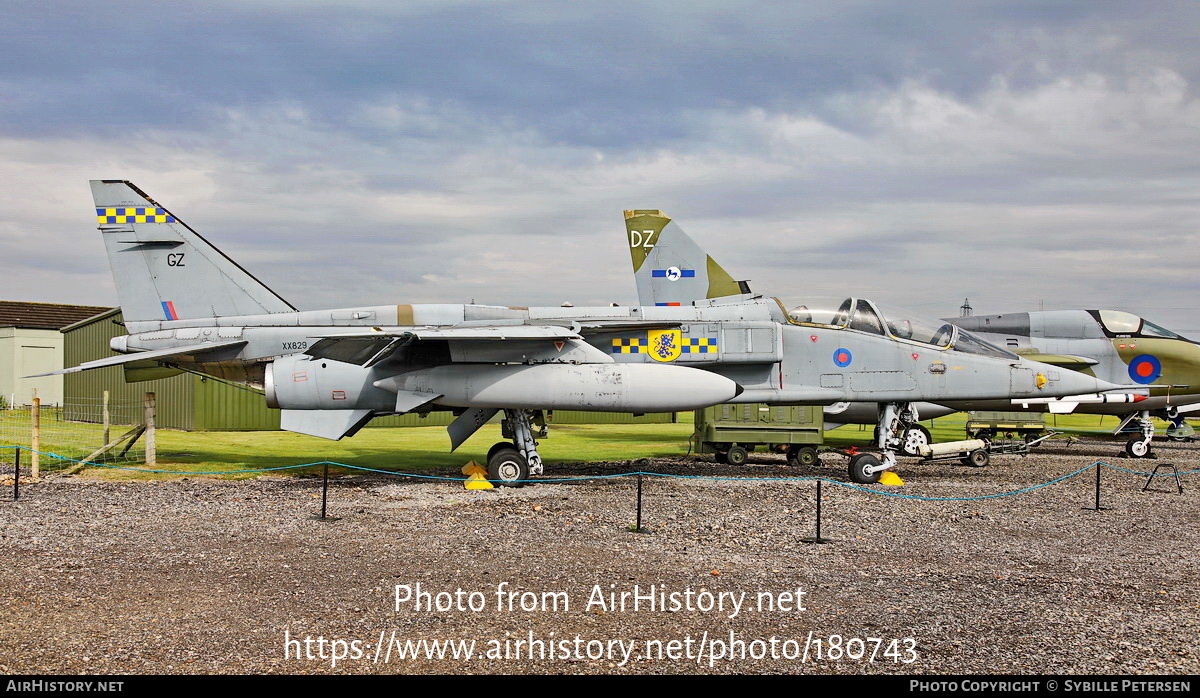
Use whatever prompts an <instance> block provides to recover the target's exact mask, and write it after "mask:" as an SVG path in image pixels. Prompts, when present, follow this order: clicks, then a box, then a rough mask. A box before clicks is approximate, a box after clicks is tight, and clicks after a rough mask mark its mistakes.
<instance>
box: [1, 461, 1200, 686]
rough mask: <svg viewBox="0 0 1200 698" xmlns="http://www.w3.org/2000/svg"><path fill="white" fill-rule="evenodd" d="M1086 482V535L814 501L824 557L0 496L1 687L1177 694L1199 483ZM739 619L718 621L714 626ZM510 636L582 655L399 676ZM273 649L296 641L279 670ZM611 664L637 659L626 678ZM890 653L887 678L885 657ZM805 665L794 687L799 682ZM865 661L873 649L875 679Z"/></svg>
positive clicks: (803, 519)
mask: <svg viewBox="0 0 1200 698" xmlns="http://www.w3.org/2000/svg"><path fill="white" fill-rule="evenodd" d="M1158 448H1159V455H1160V458H1159V459H1158V461H1133V460H1126V459H1118V458H1116V457H1115V454H1116V450H1117V446H1113V445H1103V446H1096V445H1086V446H1080V445H1076V446H1072V447H1070V448H1058V449H1056V450H1051V449H1050V448H1049V447H1045V450H1041V451H1039V452H1037V453H1036V455H1033V456H1030V457H1028V458H1024V459H1021V458H1013V457H1008V458H997V459H996V460H995V461H993V464H992V465H991V466H989V467H986V468H978V469H977V468H967V467H963V466H960V465H957V464H944V463H939V464H929V465H919V464H917V463H916V462H915V461H909V462H905V463H903V464H902V466H901V468H900V470H899V472H900V474H901V476H902V477H904V478H905V480H906V481H907V484H906V486H904V487H899V488H888V487H882V486H875V487H874V489H877V490H879V491H887V492H892V493H902V494H906V495H912V496H924V497H974V496H984V495H991V494H997V493H1001V492H1006V491H1011V490H1016V489H1020V488H1024V487H1029V486H1032V485H1036V484H1039V483H1043V482H1046V481H1049V480H1052V479H1055V478H1058V477H1061V476H1063V475H1065V474H1067V473H1070V472H1072V471H1074V470H1077V469H1079V468H1082V467H1085V466H1088V465H1089V464H1091V463H1092V462H1094V461H1095V460H1097V459H1104V460H1107V461H1108V462H1111V463H1112V464H1114V465H1117V466H1120V467H1128V468H1131V469H1134V470H1145V469H1147V468H1148V467H1149V466H1151V465H1152V464H1153V463H1156V462H1157V463H1175V464H1177V465H1178V466H1180V470H1192V469H1195V468H1198V467H1200V463H1198V461H1200V458H1198V457H1197V455H1198V454H1200V450H1195V449H1181V448H1175V449H1172V448H1171V445H1163V446H1159V447H1158ZM844 463H845V459H844V458H841V457H839V456H836V455H834V454H825V455H823V456H822V463H821V464H820V466H817V467H813V468H807V469H792V468H788V467H787V466H786V465H784V464H783V463H782V460H781V459H779V458H778V457H775V456H763V455H759V456H757V457H754V456H752V460H751V462H750V464H749V465H747V466H743V467H741V468H732V467H729V466H719V465H716V464H713V463H711V462H708V461H705V460H696V459H691V460H686V459H671V460H655V461H638V462H627V463H606V464H584V465H576V466H559V467H556V468H555V470H554V475H555V476H568V475H597V474H602V475H609V474H615V473H621V472H627V471H629V470H653V471H656V472H662V473H673V474H680V475H733V476H747V477H778V476H787V475H797V474H799V475H825V476H828V477H831V478H833V479H836V480H839V481H845V468H844ZM447 474H449V475H455V474H454V473H447ZM1103 476H1104V481H1103V502H1102V503H1103V504H1104V505H1105V506H1108V507H1111V509H1109V510H1107V511H1100V512H1096V511H1087V510H1084V509H1082V507H1084V506H1088V505H1090V504H1091V503H1092V496H1093V495H1092V491H1093V486H1094V479H1093V474H1092V472H1090V471H1089V472H1087V473H1084V474H1082V475H1079V476H1076V477H1074V478H1071V479H1069V480H1067V481H1065V482H1061V483H1058V484H1056V485H1052V486H1049V487H1045V488H1041V489H1037V490H1034V491H1031V492H1027V493H1024V494H1020V495H1017V496H1011V497H1001V498H994V499H982V500H974V501H955V502H932V501H917V500H911V499H899V498H893V497H884V496H880V495H878V494H872V493H868V492H860V491H855V490H853V489H849V488H844V487H838V486H832V485H826V486H825V487H824V495H825V496H824V499H823V513H824V516H823V534H824V535H826V536H828V537H831V538H833V539H835V542H834V543H832V544H829V545H807V544H805V543H803V542H802V541H801V539H802V538H804V537H806V536H810V535H811V534H812V530H813V522H814V514H815V512H814V507H815V498H814V494H815V486H814V484H813V483H812V482H799V483H797V482H786V481H785V482H762V483H750V482H737V481H713V480H703V479H701V480H691V479H662V478H652V479H650V478H648V479H646V480H645V481H644V503H645V510H644V516H645V528H646V529H648V531H649V532H648V533H634V532H631V531H630V530H629V529H630V524H632V522H633V520H634V503H635V491H636V482H635V480H634V479H632V478H619V479H607V480H594V481H588V482H581V483H570V484H539V485H536V486H531V487H525V488H520V489H501V490H493V491H464V490H463V489H462V487H461V485H459V484H457V483H446V482H428V481H425V482H414V481H407V480H399V479H396V478H388V477H383V476H362V475H349V476H343V477H338V478H336V479H334V480H333V481H332V482H331V486H330V514H331V515H334V516H337V517H339V518H338V520H336V521H317V520H314V519H313V518H312V515H313V514H314V513H316V512H318V511H319V510H320V499H319V497H320V480H319V479H312V478H299V477H264V478H260V479H257V480H242V481H226V480H210V479H188V478H181V479H178V480H170V481H162V482H114V481H103V480H99V479H90V478H88V477H86V474H85V476H79V477H70V478H58V479H51V480H48V481H45V482H42V483H40V484H36V485H30V486H27V487H23V488H22V492H21V500H20V501H19V502H17V503H13V502H11V501H10V497H9V496H8V493H7V492H3V493H0V497H2V501H0V537H2V538H3V545H2V546H0V562H2V564H3V569H4V570H5V574H6V577H7V581H6V583H5V584H4V592H3V609H4V612H3V619H2V624H0V628H2V630H0V643H2V646H3V647H4V650H3V652H2V653H0V655H2V656H0V671H4V672H6V673H89V674H97V673H250V672H286V673H309V672H311V673H332V672H347V673H359V672H366V673H450V672H455V673H534V672H536V673H725V672H743V673H745V672H771V673H797V672H822V673H915V674H946V673H965V674H974V673H987V674H991V673H996V674H1017V673H1051V674H1056V673H1100V674H1109V673H1153V674H1178V673H1196V672H1197V671H1198V670H1200V662H1198V660H1197V657H1198V650H1197V642H1198V638H1200V591H1198V589H1200V584H1198V583H1197V582H1198V581H1200V573H1198V569H1200V565H1198V563H1197V549H1198V547H1200V546H1198V543H1200V527H1198V526H1197V523H1200V513H1198V512H1197V501H1198V495H1197V491H1198V489H1200V488H1198V485H1200V480H1197V476H1190V477H1187V478H1185V480H1184V487H1185V491H1184V493H1183V494H1178V493H1177V492H1176V491H1175V489H1174V486H1173V483H1171V486H1170V487H1168V481H1167V479H1166V478H1161V479H1159V480H1157V481H1156V482H1157V485H1156V487H1157V489H1159V490H1160V491H1151V492H1142V491H1141V487H1142V485H1143V484H1144V482H1145V478H1144V477H1138V476H1135V475H1127V474H1123V473H1119V472H1116V471H1112V470H1105V471H1104V475H1103ZM418 583H419V584H420V585H421V589H422V590H423V591H427V592H430V593H432V594H437V593H438V592H450V593H453V592H455V590H456V589H462V590H464V591H465V592H471V591H478V592H480V595H479V596H477V597H475V598H474V599H473V600H474V601H475V602H476V603H477V604H479V603H480V601H481V600H482V605H483V606H484V608H483V609H482V610H480V611H477V612H476V611H472V610H470V609H469V608H467V607H466V604H467V603H468V602H470V601H471V600H472V599H470V598H464V599H463V600H462V601H463V605H464V607H463V608H462V609H461V610H460V609H458V608H453V609H449V610H441V611H439V610H436V609H434V610H418V609H415V608H414V607H413V605H412V604H411V603H410V602H405V603H404V604H402V607H401V608H400V609H399V610H397V609H396V608H395V585H408V586H410V587H411V586H415V585H416V584H418ZM597 585H598V587H599V589H600V590H602V591H605V592H607V591H614V592H622V591H632V590H633V589H634V587H635V585H637V586H639V587H640V589H641V591H643V592H645V591H646V590H647V589H648V587H650V585H655V589H656V590H658V591H667V592H675V593H677V594H678V596H677V597H676V598H678V599H679V600H680V601H681V602H686V601H688V600H689V598H688V597H686V596H685V594H686V593H687V592H689V591H690V592H691V593H692V595H693V596H692V597H690V598H691V600H692V601H693V603H702V602H705V600H708V599H711V598H713V597H711V596H708V595H707V594H714V595H715V594H719V593H721V592H725V593H726V595H725V596H722V597H721V598H722V599H723V600H724V601H725V602H726V606H725V608H724V610H721V611H718V610H715V609H709V610H702V609H699V608H692V609H691V610H689V609H688V608H686V607H684V608H681V609H678V610H670V609H661V608H648V607H647V606H646V605H645V604H646V602H645V601H643V602H642V606H641V607H640V608H638V609H637V610H634V609H632V608H631V607H630V606H627V607H626V609H625V610H624V611H622V610H621V609H619V608H608V609H604V608H600V607H598V606H596V605H593V606H592V607H591V608H588V601H589V598H591V596H592V592H593V589H594V588H595V587H597ZM610 585H612V586H610ZM498 588H503V589H504V590H505V591H509V590H511V591H515V592H517V593H518V596H516V597H512V598H513V601H514V603H517V604H518V605H517V606H516V607H515V608H514V609H513V610H507V609H506V608H501V609H498V608H497V605H498V603H499V602H498V599H497V595H496V591H497V589H498ZM797 589H799V590H801V591H803V592H804V596H803V597H802V599H803V601H802V604H803V607H804V610H794V609H790V608H789V609H788V610H779V609H775V610H771V609H770V608H769V607H768V608H762V609H760V608H759V607H758V605H757V604H758V603H759V600H760V599H761V600H762V602H763V603H764V604H765V603H767V602H768V601H775V602H778V603H781V604H790V603H792V602H793V601H794V599H791V598H789V597H788V596H787V595H786V594H785V593H784V592H789V591H790V592H792V593H793V594H794V593H795V591H796V590H797ZM524 592H533V594H531V595H528V596H520V594H521V593H524ZM543 592H565V598H566V600H567V603H568V604H569V607H568V606H565V605H564V604H563V602H562V601H561V598H562V597H559V599H560V601H559V604H560V605H559V607H558V609H557V610H555V609H553V608H549V607H547V608H544V609H540V610H521V608H520V606H519V602H520V600H522V599H524V600H525V601H526V602H527V603H533V602H534V601H535V600H537V601H538V602H541V601H542V600H543V599H544V600H545V603H546V604H547V606H549V603H550V600H551V597H549V596H546V597H542V596H541V595H542V594H543ZM743 592H744V594H745V596H744V601H743V604H744V605H743V606H742V608H741V610H740V612H738V613H737V615H736V616H735V617H732V618H730V617H729V616H730V615H732V613H733V611H732V610H731V607H730V605H729V604H730V603H732V602H733V601H732V600H733V599H736V598H737V595H738V594H741V593H743ZM706 593H707V594H706ZM760 593H762V594H763V595H762V596H760ZM442 600H443V601H444V602H448V601H450V600H451V599H449V597H448V596H443V597H442ZM731 632H732V633H733V634H734V635H733V639H734V640H735V641H738V640H740V641H744V642H745V643H746V644H745V645H744V646H743V647H742V648H739V646H738V645H737V644H736V642H735V643H734V646H733V650H734V651H735V652H740V651H741V649H743V648H744V651H745V653H746V656H745V657H744V658H743V656H742V655H741V654H737V656H735V658H733V659H726V658H721V659H715V660H711V661H710V657H712V655H714V654H717V653H718V650H719V649H720V646H719V645H717V644H713V643H712V640H714V639H720V640H721V641H722V642H724V643H726V644H728V643H729V640H730V633H731ZM381 633H383V635H382V637H383V638H384V643H383V644H384V645H385V646H386V647H390V648H391V652H392V656H391V657H390V658H387V657H385V656H384V654H385V650H380V656H381V658H380V660H379V661H375V660H374V656H375V652H376V649H375V647H376V645H377V644H378V643H379V641H380V638H381ZM531 633H532V635H533V637H535V638H536V639H538V640H541V641H543V642H547V641H549V642H550V644H549V646H548V647H547V651H548V652H549V651H555V652H564V653H565V652H570V653H572V654H574V652H575V651H576V649H577V648H578V652H579V654H580V655H581V656H579V657H576V656H570V657H566V658H562V657H558V656H556V657H553V658H545V659H543V658H541V655H540V654H539V655H537V656H535V657H534V658H532V659H531V658H529V657H527V656H525V653H524V652H523V651H522V656H520V657H518V658H490V659H489V658H486V657H484V658H481V657H478V656H477V657H475V658H472V659H470V660H456V659H452V658H449V657H446V658H442V659H438V658H432V659H429V658H419V659H401V658H399V654H400V650H401V648H402V647H403V642H404V641H405V640H414V641H415V640H422V639H424V640H465V641H470V640H474V641H476V646H475V653H476V655H484V654H485V653H486V652H487V651H488V650H493V651H494V650H495V648H496V647H501V648H503V647H505V645H504V643H505V642H506V641H507V642H508V647H509V649H510V652H511V651H512V648H513V647H514V646H515V641H516V640H518V639H522V640H527V639H528V638H529V636H530V634H531ZM285 634H286V635H285ZM393 635H394V637H395V643H394V644H393V640H392V638H393ZM832 635H839V636H841V638H842V639H841V640H837V639H834V640H833V641H832V643H833V645H834V646H835V647H836V649H834V654H837V653H838V652H839V651H843V650H846V651H849V652H851V653H857V652H858V651H859V650H860V646H859V645H857V644H855V643H853V642H849V641H848V640H847V638H882V639H883V642H882V643H879V649H878V651H877V653H876V656H875V661H874V662H871V661H867V659H850V658H846V657H840V658H838V657H835V658H832V659H831V658H828V657H823V658H821V659H818V658H817V645H816V644H814V642H813V640H815V639H822V640H824V641H825V642H829V641H830V636H832ZM576 637H578V638H580V639H579V644H576V640H575V638H576ZM772 637H774V638H776V644H775V650H776V656H775V657H772V656H770V655H769V654H768V655H767V656H765V657H763V658H761V659H756V658H754V655H755V654H758V653H761V651H762V649H763V647H764V645H761V644H755V643H754V641H755V640H760V641H765V642H768V643H769V642H770V641H771V638H772ZM285 638H286V639H291V640H296V639H297V638H299V642H296V643H293V644H292V645H290V646H289V647H290V648H291V649H290V654H289V655H288V656H285ZM306 638H307V639H309V640H311V642H310V643H309V644H308V645H307V649H308V650H309V651H310V652H311V654H312V655H313V656H317V655H319V654H320V653H321V651H322V646H321V645H320V644H319V643H318V638H323V639H324V641H325V643H326V644H325V646H324V653H325V655H326V657H327V658H326V659H324V660H322V659H320V658H319V657H318V658H316V659H308V658H296V656H295V655H296V653H298V652H304V651H305V646H304V645H302V644H301V643H302V642H303V641H304V640H305V639H306ZM908 638H911V640H908ZM893 639H897V640H898V642H896V643H891V640H893ZM334 640H341V641H343V642H344V643H349V642H350V641H355V640H357V641H358V642H359V643H360V644H358V645H357V648H358V650H359V651H361V653H362V655H363V656H362V657H361V658H358V659H354V658H342V659H341V660H340V661H338V662H337V663H336V666H334V663H333V662H332V661H331V660H330V659H328V657H329V655H330V654H331V652H334V651H335V648H340V649H337V650H336V651H338V652H342V651H350V652H353V650H354V648H355V647H356V646H355V645H349V644H346V645H336V644H334V643H333V641H334ZM616 640H620V641H623V642H625V643H636V644H631V646H632V647H633V648H634V649H633V652H632V655H631V658H630V659H628V660H627V661H623V650H622V649H621V647H620V646H618V645H616V644H615V643H614V642H613V641H616ZM652 640H658V641H661V643H662V644H661V652H660V651H659V649H658V648H659V647H660V646H659V645H653V644H650V645H648V644H647V641H652ZM706 640H707V641H706ZM785 640H787V641H792V642H791V643H790V644H789V643H787V642H785ZM590 641H603V642H604V643H605V647H606V648H608V647H611V648H612V651H613V653H614V654H615V655H616V656H615V657H613V658H609V657H607V656H606V657H605V658H602V659H590V658H588V657H587V656H586V655H587V650H588V649H592V650H593V651H598V649H599V648H600V645H599V644H597V643H593V644H591V645H589V644H588V643H589V642H590ZM671 641H677V642H678V645H677V648H678V651H677V652H676V654H675V658H672V657H671V656H670V652H669V650H671V649H672V646H671V645H669V644H668V643H670V642H671ZM489 643H490V644H489ZM689 643H690V644H689ZM889 645H890V646H891V647H892V649H893V650H894V651H893V652H892V653H890V656H885V650H887V649H888V648H889ZM534 647H535V649H536V648H537V647H538V646H537V645H534ZM805 647H807V649H808V651H809V656H808V658H807V661H804V660H803V659H802V658H796V657H795V655H796V654H797V653H798V652H799V651H800V650H803V649H804V648H805ZM874 647H875V644H874V643H871V642H868V644H867V645H866V651H867V655H868V658H869V656H870V653H871V651H872V650H873V649H874ZM701 648H703V649H701ZM909 648H912V652H913V653H915V661H911V662H910V663H904V662H899V661H896V660H897V659H898V658H899V659H906V660H907V659H913V654H912V653H910V652H909V651H908V650H909ZM521 649H522V650H523V648H521ZM766 649H767V651H768V652H770V646H769V645H766ZM826 649H827V648H826ZM647 651H649V652H650V653H651V656H649V657H647V656H646V652H647ZM701 651H703V652H704V656H703V657H702V658H701V659H699V660H697V659H696V655H697V654H698V653H699V652H701ZM656 652H659V654H662V655H665V656H662V657H661V658H660V656H659V654H655V653H656ZM897 655H899V656H897ZM789 657H791V658H789ZM385 659H387V661H384V660H385ZM710 664H711V665H710Z"/></svg>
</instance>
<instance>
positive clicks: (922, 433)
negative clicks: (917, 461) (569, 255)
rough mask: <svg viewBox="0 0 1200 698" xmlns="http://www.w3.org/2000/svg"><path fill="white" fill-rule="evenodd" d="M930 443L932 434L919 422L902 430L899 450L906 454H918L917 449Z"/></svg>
mask: <svg viewBox="0 0 1200 698" xmlns="http://www.w3.org/2000/svg"><path fill="white" fill-rule="evenodd" d="M931 443H933V436H932V435H931V434H930V433H929V430H928V429H926V428H925V427H923V426H921V425H920V424H914V425H912V426H911V427H909V428H908V429H907V430H906V431H905V432H904V439H903V440H902V441H901V442H900V452H901V453H903V454H904V455H906V456H919V455H921V452H920V451H919V450H917V449H918V448H919V447H921V446H928V445H929V444H931Z"/></svg>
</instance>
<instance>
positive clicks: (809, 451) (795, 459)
mask: <svg viewBox="0 0 1200 698" xmlns="http://www.w3.org/2000/svg"><path fill="white" fill-rule="evenodd" d="M787 462H788V465H791V466H798V465H805V466H808V465H815V464H816V462H817V449H815V448H813V447H812V446H792V447H791V448H789V449H788V452H787Z"/></svg>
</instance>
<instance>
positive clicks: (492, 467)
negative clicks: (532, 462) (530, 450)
mask: <svg viewBox="0 0 1200 698" xmlns="http://www.w3.org/2000/svg"><path fill="white" fill-rule="evenodd" d="M487 471H488V480H490V481H491V482H492V484H495V485H500V486H501V487H523V486H524V485H525V482H526V481H527V480H529V463H528V461H526V460H525V456H522V455H521V453H520V452H519V451H517V449H515V448H501V449H499V450H497V451H496V452H495V453H493V454H492V455H491V457H489V458H488V467H487Z"/></svg>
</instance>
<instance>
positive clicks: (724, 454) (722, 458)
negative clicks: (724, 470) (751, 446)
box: [713, 451, 729, 463]
mask: <svg viewBox="0 0 1200 698" xmlns="http://www.w3.org/2000/svg"><path fill="white" fill-rule="evenodd" d="M713 460H714V461H716V462H717V463H728V462H729V451H715V452H714V453H713Z"/></svg>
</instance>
